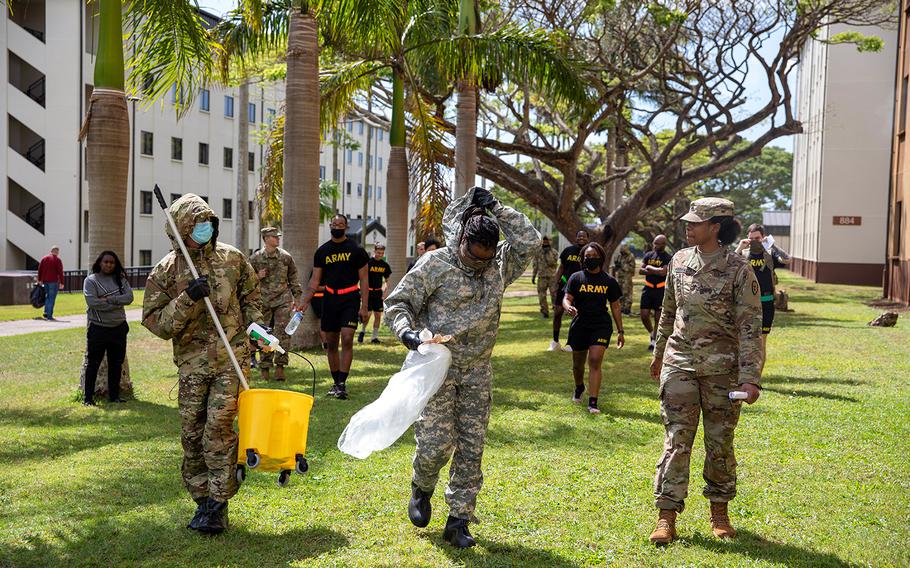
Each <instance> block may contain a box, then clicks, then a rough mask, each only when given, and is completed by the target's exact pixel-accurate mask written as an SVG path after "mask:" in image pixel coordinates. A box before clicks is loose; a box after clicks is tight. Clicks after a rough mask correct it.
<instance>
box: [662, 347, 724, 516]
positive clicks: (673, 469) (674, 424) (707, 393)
mask: <svg viewBox="0 0 910 568" xmlns="http://www.w3.org/2000/svg"><path fill="white" fill-rule="evenodd" d="M660 381H661V382H660V414H661V417H662V418H663V422H664V429H665V435H664V451H663V456H661V458H660V461H659V462H658V463H657V475H656V478H655V480H654V498H655V501H654V504H655V506H656V507H657V508H658V509H674V510H676V511H680V512H681V511H682V510H683V507H684V502H685V499H686V497H687V495H688V492H689V459H690V457H691V455H692V445H693V443H694V442H695V433H696V432H697V431H698V418H699V414H701V415H702V416H704V422H705V424H704V438H705V465H704V470H703V474H702V475H703V477H704V479H705V484H706V485H705V489H704V495H705V497H707V498H708V499H709V500H710V501H716V502H727V501H731V500H732V499H733V498H734V497H735V496H736V458H735V457H734V455H733V433H734V430H736V423H737V422H738V421H739V411H740V408H741V406H742V403H741V402H739V401H735V402H734V401H731V400H730V398H729V396H728V393H729V392H730V391H732V390H736V386H737V384H736V378H735V377H734V376H731V375H712V376H702V377H698V376H695V374H694V373H691V372H688V371H680V370H679V369H674V368H671V367H668V366H667V365H664V367H663V370H662V372H661V378H660Z"/></svg>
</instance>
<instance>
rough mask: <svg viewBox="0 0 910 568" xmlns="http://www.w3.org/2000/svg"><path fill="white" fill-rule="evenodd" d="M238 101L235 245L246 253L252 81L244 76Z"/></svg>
mask: <svg viewBox="0 0 910 568" xmlns="http://www.w3.org/2000/svg"><path fill="white" fill-rule="evenodd" d="M237 91H238V93H237V94H238V97H237V102H238V103H240V117H239V119H240V122H239V123H238V124H237V152H238V154H237V215H236V216H235V221H234V223H236V225H235V226H234V245H235V246H236V247H237V248H238V249H240V251H241V252H243V253H244V254H246V251H247V248H248V247H249V244H248V243H249V237H248V235H247V225H248V223H247V220H248V219H247V213H248V210H247V206H246V203H247V200H248V199H249V193H250V192H249V186H250V175H249V171H248V167H249V147H250V121H249V117H248V116H247V115H248V114H249V106H250V81H249V79H248V78H247V77H246V76H244V77H243V78H241V79H240V86H239V87H238V89H237Z"/></svg>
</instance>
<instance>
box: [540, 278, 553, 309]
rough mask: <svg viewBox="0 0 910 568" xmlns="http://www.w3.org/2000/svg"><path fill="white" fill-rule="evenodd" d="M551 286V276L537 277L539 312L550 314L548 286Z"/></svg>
mask: <svg viewBox="0 0 910 568" xmlns="http://www.w3.org/2000/svg"><path fill="white" fill-rule="evenodd" d="M552 285H553V277H552V276H538V277H537V301H538V302H540V312H541V313H543V314H549V313H550V300H551V298H550V286H552Z"/></svg>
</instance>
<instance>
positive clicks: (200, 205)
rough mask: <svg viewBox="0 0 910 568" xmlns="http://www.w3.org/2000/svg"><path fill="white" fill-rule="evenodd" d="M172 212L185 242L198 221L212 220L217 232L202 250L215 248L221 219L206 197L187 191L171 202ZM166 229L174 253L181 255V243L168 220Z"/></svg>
mask: <svg viewBox="0 0 910 568" xmlns="http://www.w3.org/2000/svg"><path fill="white" fill-rule="evenodd" d="M170 212H171V216H172V217H173V218H174V224H175V225H177V231H179V232H180V236H179V238H180V239H182V240H183V242H184V243H185V242H186V241H187V239H189V238H190V234H191V233H192V232H193V227H195V226H196V223H201V222H203V221H211V222H212V228H214V229H215V232H214V234H213V235H212V240H210V241H209V242H208V243H206V244H205V246H204V247H202V250H203V251H206V252H208V251H211V250H213V249H214V248H215V243H216V242H217V241H218V223H219V220H218V216H217V215H215V211H214V210H212V208H211V207H209V204H208V203H206V202H205V200H204V199H202V198H201V197H199V196H198V195H195V194H193V193H186V194H184V195H183V196H181V197H180V198H179V199H178V200H177V201H174V202H173V203H171V207H170ZM164 230H165V231H166V232H167V236H168V238H169V239H170V240H171V247H173V249H174V253H175V254H177V255H178V256H180V254H181V253H180V245H179V244H177V240H176V237H175V235H174V234H173V231H171V225H170V223H168V222H167V221H165V222H164Z"/></svg>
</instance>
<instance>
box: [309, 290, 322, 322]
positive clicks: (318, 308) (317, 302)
mask: <svg viewBox="0 0 910 568" xmlns="http://www.w3.org/2000/svg"><path fill="white" fill-rule="evenodd" d="M322 298H323V297H322V296H313V299H312V300H310V307H311V308H313V313H314V314H315V315H316V319H322Z"/></svg>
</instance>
